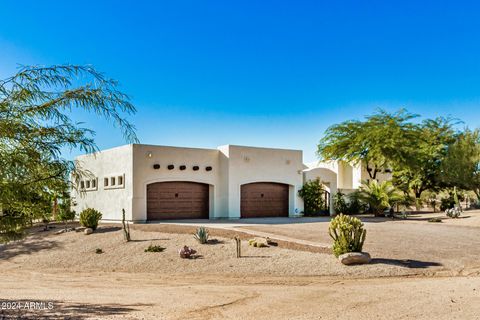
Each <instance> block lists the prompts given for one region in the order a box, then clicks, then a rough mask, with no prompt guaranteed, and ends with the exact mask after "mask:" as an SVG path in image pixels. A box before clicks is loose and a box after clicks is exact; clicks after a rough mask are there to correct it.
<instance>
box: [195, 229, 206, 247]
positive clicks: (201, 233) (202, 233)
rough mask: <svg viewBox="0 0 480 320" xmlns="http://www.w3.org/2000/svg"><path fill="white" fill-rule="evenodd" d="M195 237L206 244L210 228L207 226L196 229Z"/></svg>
mask: <svg viewBox="0 0 480 320" xmlns="http://www.w3.org/2000/svg"><path fill="white" fill-rule="evenodd" d="M193 237H194V238H195V239H196V240H197V241H198V242H199V243H200V244H206V243H208V230H207V229H206V228H205V227H200V228H198V229H197V231H195V234H194V235H193Z"/></svg>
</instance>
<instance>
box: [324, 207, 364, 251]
mask: <svg viewBox="0 0 480 320" xmlns="http://www.w3.org/2000/svg"><path fill="white" fill-rule="evenodd" d="M328 233H329V234H330V237H331V238H332V239H333V254H334V255H335V256H336V257H338V256H340V255H342V254H344V253H347V252H362V247H363V243H364V242H365V237H366V236H367V230H365V229H363V223H362V221H360V219H358V218H355V217H351V216H346V215H343V214H340V215H338V216H336V217H335V218H333V219H332V221H331V222H330V227H329V228H328Z"/></svg>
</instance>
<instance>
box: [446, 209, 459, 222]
mask: <svg viewBox="0 0 480 320" xmlns="http://www.w3.org/2000/svg"><path fill="white" fill-rule="evenodd" d="M445 213H446V214H447V217H449V218H453V219H455V218H458V217H460V213H461V211H460V208H459V207H454V208H450V209H447V210H445Z"/></svg>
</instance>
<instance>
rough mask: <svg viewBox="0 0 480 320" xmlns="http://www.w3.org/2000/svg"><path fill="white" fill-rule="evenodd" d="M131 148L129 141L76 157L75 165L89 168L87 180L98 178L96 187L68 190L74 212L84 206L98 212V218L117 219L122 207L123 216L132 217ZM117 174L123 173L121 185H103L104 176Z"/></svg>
mask: <svg viewBox="0 0 480 320" xmlns="http://www.w3.org/2000/svg"><path fill="white" fill-rule="evenodd" d="M132 150H133V145H131V144H130V145H125V146H121V147H117V148H113V149H108V150H103V151H101V152H97V153H95V154H88V155H83V156H79V157H77V158H76V160H77V162H78V164H79V166H80V167H81V168H82V169H83V170H85V171H88V172H89V176H91V177H88V180H90V179H91V178H96V179H97V180H98V182H97V188H96V190H91V191H84V192H79V191H77V190H73V191H72V196H73V198H74V202H75V203H76V205H75V206H74V207H73V209H74V210H75V211H76V212H77V213H80V212H81V211H82V210H83V209H86V208H94V209H96V210H99V211H100V212H102V214H103V219H102V220H118V219H121V216H122V209H125V217H126V219H128V220H131V219H132V189H133V183H132V176H133V171H132V165H133V163H132ZM118 176H123V177H124V186H123V187H121V188H112V189H108V188H107V189H105V188H104V181H103V180H104V178H105V177H107V178H110V177H116V178H117V177H118Z"/></svg>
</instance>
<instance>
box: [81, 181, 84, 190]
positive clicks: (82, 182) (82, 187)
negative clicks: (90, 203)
mask: <svg viewBox="0 0 480 320" xmlns="http://www.w3.org/2000/svg"><path fill="white" fill-rule="evenodd" d="M80 189H85V181H80Z"/></svg>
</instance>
